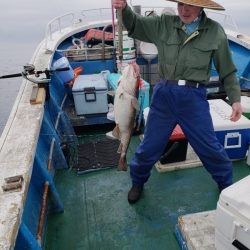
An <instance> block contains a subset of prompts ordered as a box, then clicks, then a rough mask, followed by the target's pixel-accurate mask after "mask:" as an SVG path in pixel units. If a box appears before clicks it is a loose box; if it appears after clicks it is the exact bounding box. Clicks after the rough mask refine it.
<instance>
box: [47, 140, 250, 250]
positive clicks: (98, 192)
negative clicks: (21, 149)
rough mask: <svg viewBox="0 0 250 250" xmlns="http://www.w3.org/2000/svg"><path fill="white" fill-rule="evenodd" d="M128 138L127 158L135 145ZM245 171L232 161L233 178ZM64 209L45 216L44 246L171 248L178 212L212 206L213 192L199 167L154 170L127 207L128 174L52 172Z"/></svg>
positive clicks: (72, 248)
mask: <svg viewBox="0 0 250 250" xmlns="http://www.w3.org/2000/svg"><path fill="white" fill-rule="evenodd" d="M138 143H139V138H138V137H133V139H132V141H131V144H130V151H129V157H128V159H130V157H131V154H132V152H133V150H134V149H135V147H136V146H137V144H138ZM249 174H250V167H248V166H247V165H246V164H245V162H244V161H241V162H236V163H235V164H234V179H235V181H236V180H238V179H241V178H243V177H244V176H246V175H249ZM55 182H56V185H57V188H58V192H59V194H60V195H61V198H62V200H63V203H64V213H61V214H51V215H50V216H49V217H48V221H47V227H46V232H45V246H44V249H49V250H52V249H53V250H59V249H60V250H64V249H65V250H76V249H86V250H97V249H98V250H113V249H115V250H116V249H117V250H125V249H126V250H130V249H131V250H132V249H133V250H134V249H138V250H140V249H141V250H147V249H148V250H154V249H157V250H162V249H164V250H175V249H180V248H179V245H178V243H177V240H176V238H175V235H174V227H175V225H176V223H177V218H178V216H180V215H184V214H189V213H194V212H200V211H206V210H211V209H215V208H216V202H217V200H218V197H219V193H218V190H217V187H216V185H215V183H214V182H213V181H212V179H211V177H210V176H209V174H208V173H207V172H206V171H205V170H204V169H203V167H198V168H193V169H186V170H178V171H173V172H168V173H158V172H157V170H156V169H155V168H153V171H152V176H151V178H150V179H149V181H148V183H147V184H146V185H145V190H144V193H143V197H142V199H141V200H140V201H139V202H138V203H136V204H134V205H129V204H128V202H127V192H128V190H129V188H130V184H131V181H130V177H129V172H118V171H117V170H116V169H110V170H103V171H99V172H96V173H90V174H86V175H81V176H77V175H76V173H75V172H74V170H61V171H58V172H57V174H56V176H55Z"/></svg>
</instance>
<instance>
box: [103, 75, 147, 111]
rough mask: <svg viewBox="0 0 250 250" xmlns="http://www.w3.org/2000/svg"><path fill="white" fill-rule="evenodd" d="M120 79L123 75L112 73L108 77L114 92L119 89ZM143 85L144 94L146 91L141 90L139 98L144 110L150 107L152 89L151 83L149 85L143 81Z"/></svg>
mask: <svg viewBox="0 0 250 250" xmlns="http://www.w3.org/2000/svg"><path fill="white" fill-rule="evenodd" d="M120 77H121V75H120V74H117V73H110V74H108V75H107V80H108V83H109V86H110V88H111V89H112V90H116V89H117V84H118V81H119V79H120ZM143 85H144V86H145V93H144V89H141V90H140V91H139V97H138V99H139V103H141V101H143V105H142V110H144V109H145V108H147V107H149V89H150V86H149V83H147V82H146V81H144V80H143Z"/></svg>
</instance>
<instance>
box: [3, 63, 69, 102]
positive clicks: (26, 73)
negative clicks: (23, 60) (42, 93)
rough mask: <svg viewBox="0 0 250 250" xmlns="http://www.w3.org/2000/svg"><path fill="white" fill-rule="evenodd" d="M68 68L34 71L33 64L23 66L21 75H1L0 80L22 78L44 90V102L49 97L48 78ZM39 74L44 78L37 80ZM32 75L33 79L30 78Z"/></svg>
mask: <svg viewBox="0 0 250 250" xmlns="http://www.w3.org/2000/svg"><path fill="white" fill-rule="evenodd" d="M69 69H70V68H69V67H64V68H57V69H52V70H51V69H50V70H49V69H47V68H46V69H45V70H35V66H34V65H33V64H26V65H24V66H23V71H22V72H21V73H15V74H10V75H2V76H0V79H7V78H15V77H23V78H24V79H26V80H28V81H30V82H33V83H35V84H37V85H38V88H45V90H46V100H48V99H49V97H50V92H49V82H50V76H51V73H53V72H60V71H67V70H69ZM41 74H45V76H46V78H42V79H41V78H39V77H40V75H41ZM32 75H34V76H35V78H34V77H30V76H32Z"/></svg>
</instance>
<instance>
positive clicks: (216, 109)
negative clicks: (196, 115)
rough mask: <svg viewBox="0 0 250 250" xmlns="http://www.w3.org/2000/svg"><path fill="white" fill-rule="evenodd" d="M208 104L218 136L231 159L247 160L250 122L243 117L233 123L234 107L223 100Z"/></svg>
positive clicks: (210, 101) (211, 101)
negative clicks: (231, 117) (231, 119)
mask: <svg viewBox="0 0 250 250" xmlns="http://www.w3.org/2000/svg"><path fill="white" fill-rule="evenodd" d="M208 102H209V106H210V113H211V116H212V120H213V125H214V130H215V133H216V136H217V138H218V139H219V141H220V143H221V144H222V145H223V146H224V148H225V150H226V152H227V154H228V156H229V158H230V159H232V160H236V159H243V158H245V157H246V153H247V150H248V147H249V141H250V120H248V119H247V118H246V117H244V116H243V115H242V116H241V118H240V120H239V121H237V122H232V121H230V116H231V114H232V107H231V106H230V105H229V104H227V103H226V102H225V101H223V100H221V99H214V100H209V101H208Z"/></svg>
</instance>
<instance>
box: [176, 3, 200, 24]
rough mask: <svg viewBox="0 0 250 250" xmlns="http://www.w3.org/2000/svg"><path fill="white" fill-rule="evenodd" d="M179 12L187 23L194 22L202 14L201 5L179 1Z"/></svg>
mask: <svg viewBox="0 0 250 250" xmlns="http://www.w3.org/2000/svg"><path fill="white" fill-rule="evenodd" d="M177 9H178V13H179V17H180V19H181V21H182V22H183V23H185V24H188V23H192V22H193V21H194V20H195V18H196V17H198V16H199V15H200V12H201V9H202V8H201V7H198V6H193V5H189V4H184V3H178V8H177Z"/></svg>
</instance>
